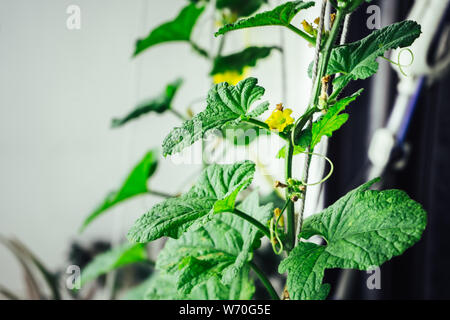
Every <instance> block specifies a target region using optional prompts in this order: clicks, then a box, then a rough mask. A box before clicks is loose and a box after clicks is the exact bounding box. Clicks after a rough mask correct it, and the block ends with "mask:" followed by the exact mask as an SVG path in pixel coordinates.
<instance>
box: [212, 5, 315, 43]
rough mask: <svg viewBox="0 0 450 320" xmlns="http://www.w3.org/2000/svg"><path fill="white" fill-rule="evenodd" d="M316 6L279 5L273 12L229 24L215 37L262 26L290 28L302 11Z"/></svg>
mask: <svg viewBox="0 0 450 320" xmlns="http://www.w3.org/2000/svg"><path fill="white" fill-rule="evenodd" d="M313 6H314V2H313V1H309V2H303V1H290V2H286V3H284V4H282V5H279V6H278V7H276V8H275V9H273V10H270V11H265V12H262V13H259V14H257V15H255V16H254V17H250V18H247V19H241V20H239V21H237V22H236V23H234V24H227V25H226V26H224V27H222V28H220V29H219V31H217V32H216V34H215V36H216V37H217V36H219V35H221V34H225V33H227V32H229V31H233V30H238V29H244V28H253V27H262V26H288V25H289V24H290V23H291V21H292V19H294V17H295V16H296V15H297V13H299V12H300V10H302V9H307V8H310V7H313Z"/></svg>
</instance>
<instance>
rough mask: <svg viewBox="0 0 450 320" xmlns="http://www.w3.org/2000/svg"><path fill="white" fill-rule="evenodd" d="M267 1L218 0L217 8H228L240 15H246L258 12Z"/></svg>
mask: <svg viewBox="0 0 450 320" xmlns="http://www.w3.org/2000/svg"><path fill="white" fill-rule="evenodd" d="M265 3H267V0H246V1H242V0H217V1H216V8H217V9H219V10H223V9H225V8H228V9H230V11H231V12H232V13H235V14H236V15H237V16H238V17H246V16H249V15H251V14H253V13H254V12H256V11H257V10H258V9H259V8H260V7H261V5H263V4H265Z"/></svg>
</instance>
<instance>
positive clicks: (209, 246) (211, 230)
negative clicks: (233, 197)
mask: <svg viewBox="0 0 450 320" xmlns="http://www.w3.org/2000/svg"><path fill="white" fill-rule="evenodd" d="M238 208H239V210H241V211H243V212H245V213H247V214H248V215H250V216H252V217H253V218H255V219H257V220H258V221H260V222H261V223H262V224H264V225H267V223H268V220H269V218H270V217H271V215H272V205H271V204H269V205H266V206H264V207H260V206H259V197H258V193H257V192H256V191H255V192H253V193H252V194H251V195H249V196H248V197H247V198H246V199H245V200H244V201H243V202H242V203H241V204H240V205H239V206H238ZM261 236H262V234H261V233H260V232H259V231H258V229H257V228H256V227H254V226H253V225H251V224H250V223H249V222H247V221H246V220H244V219H242V218H240V217H238V216H236V215H233V214H224V215H221V216H218V217H216V218H215V219H214V220H212V221H210V222H208V223H206V224H205V225H203V226H202V227H200V228H198V229H196V230H193V231H189V232H186V233H185V234H183V236H181V237H180V239H178V240H173V239H171V240H169V241H168V242H167V243H166V246H165V247H164V249H163V250H162V251H161V253H160V254H159V256H158V260H157V263H156V267H157V268H159V269H161V270H165V271H167V272H169V273H174V272H177V275H178V281H177V288H178V289H179V290H180V291H181V292H182V293H187V294H188V293H190V292H191V291H192V289H193V288H195V287H196V286H198V285H201V284H204V283H206V282H207V281H208V280H209V279H210V278H212V277H217V278H218V279H221V280H222V282H223V283H225V284H231V283H232V282H233V279H235V277H236V276H238V274H239V272H240V270H241V269H242V268H243V267H244V266H246V265H247V262H249V261H251V259H252V252H253V249H254V246H255V244H257V246H259V243H257V242H258V241H259V239H260V238H261Z"/></svg>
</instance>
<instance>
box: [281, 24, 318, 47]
mask: <svg viewBox="0 0 450 320" xmlns="http://www.w3.org/2000/svg"><path fill="white" fill-rule="evenodd" d="M286 27H287V28H288V29H289V30H291V31H293V32H295V33H296V34H297V35H299V36H300V37H302V38H303V39H305V40H306V41H308V42H309V43H310V44H311V45H313V46H314V45H316V38H314V37H313V36H310V35H309V34H307V33H306V32H304V31H302V30H300V29H299V28H297V27H295V26H293V25H292V24H288V25H287V26H286Z"/></svg>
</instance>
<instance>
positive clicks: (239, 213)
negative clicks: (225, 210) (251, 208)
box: [231, 209, 270, 239]
mask: <svg viewBox="0 0 450 320" xmlns="http://www.w3.org/2000/svg"><path fill="white" fill-rule="evenodd" d="M231 213H232V214H235V215H237V216H238V217H241V218H242V219H244V220H246V221H248V222H250V223H251V224H252V225H254V226H255V227H256V228H258V230H259V231H261V232H262V233H263V234H264V235H265V236H266V237H267V238H269V239H270V231H269V228H267V227H266V226H265V225H263V224H262V223H261V222H259V221H258V220H256V219H255V218H253V217H252V216H249V215H248V214H246V213H244V212H242V211H241V210H239V209H234V210H233V212H231Z"/></svg>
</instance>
